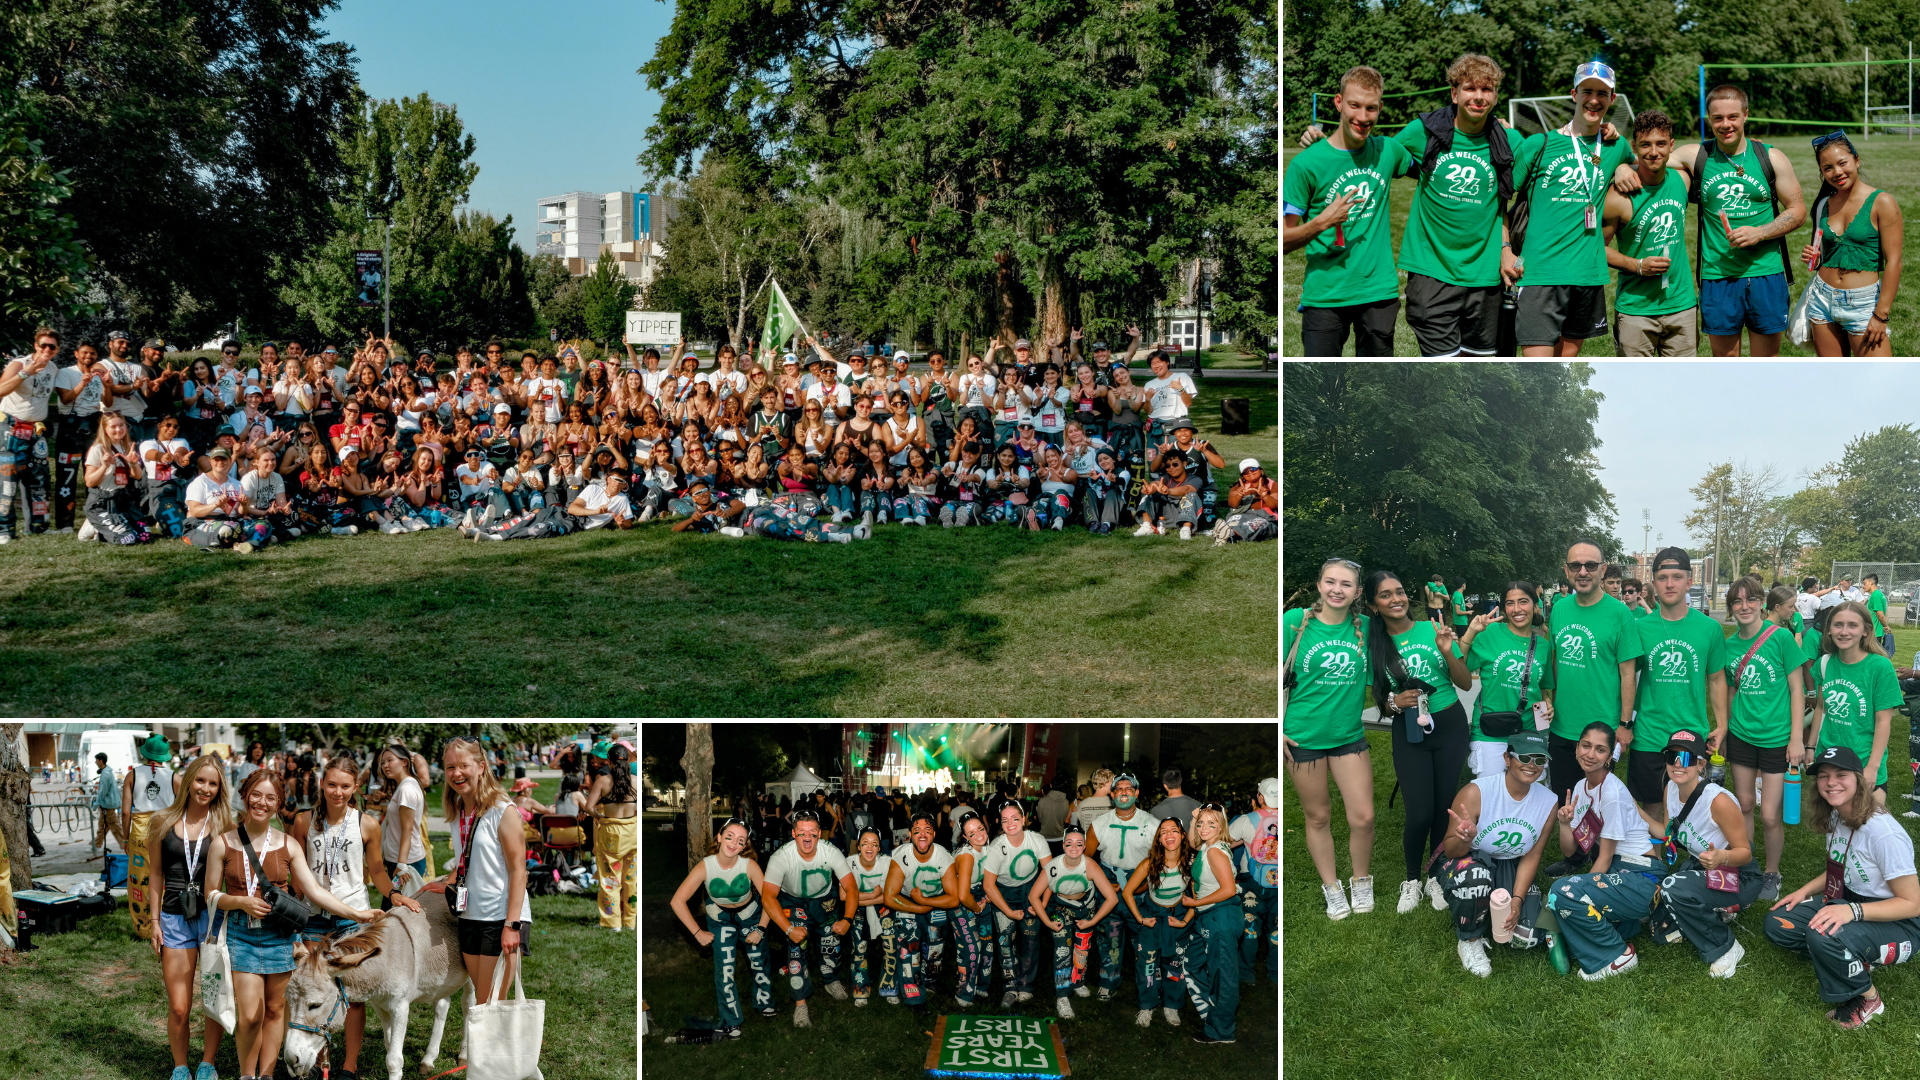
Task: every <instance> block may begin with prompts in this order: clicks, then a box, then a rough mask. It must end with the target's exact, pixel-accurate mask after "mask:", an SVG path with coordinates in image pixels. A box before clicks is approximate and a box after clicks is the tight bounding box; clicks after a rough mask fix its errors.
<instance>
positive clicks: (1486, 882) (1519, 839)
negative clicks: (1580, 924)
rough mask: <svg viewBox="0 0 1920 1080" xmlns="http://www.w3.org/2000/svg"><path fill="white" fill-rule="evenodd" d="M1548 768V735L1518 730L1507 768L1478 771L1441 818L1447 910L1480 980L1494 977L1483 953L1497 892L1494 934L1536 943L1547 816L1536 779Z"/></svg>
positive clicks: (1516, 942) (1550, 802) (1544, 790)
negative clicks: (1501, 915)
mask: <svg viewBox="0 0 1920 1080" xmlns="http://www.w3.org/2000/svg"><path fill="white" fill-rule="evenodd" d="M1546 769H1547V734H1546V732H1544V731H1530V730H1523V731H1521V732H1519V733H1518V734H1516V735H1514V736H1512V737H1511V738H1509V739H1508V740H1507V753H1506V771H1505V772H1503V773H1500V774H1498V775H1494V776H1482V777H1480V778H1479V779H1477V780H1475V781H1474V782H1473V783H1471V784H1468V785H1467V786H1466V787H1463V788H1461V789H1460V793H1459V794H1458V795H1456V796H1454V800H1453V805H1452V806H1451V807H1448V808H1447V816H1448V817H1450V818H1451V819H1452V820H1453V826H1452V828H1451V829H1449V830H1448V832H1447V839H1446V841H1445V844H1444V846H1443V848H1442V851H1443V852H1444V856H1443V857H1442V858H1441V859H1440V860H1439V873H1438V874H1437V875H1436V876H1437V877H1439V879H1440V888H1441V892H1442V894H1443V895H1444V896H1445V897H1446V900H1447V904H1448V906H1449V907H1450V908H1452V910H1453V932H1454V936H1455V937H1457V938H1458V939H1459V944H1458V949H1459V952H1460V963H1461V966H1463V967H1465V968H1466V969H1467V970H1468V971H1469V972H1471V973H1473V974H1475V975H1478V976H1480V977H1482V978H1485V977H1487V976H1489V975H1491V974H1493V965H1492V963H1491V962H1490V961H1489V960H1488V958H1487V931H1488V928H1489V924H1490V922H1491V916H1490V911H1491V901H1492V897H1493V894H1494V893H1495V892H1505V893H1507V894H1508V895H1509V896H1510V897H1512V901H1511V903H1510V904H1509V905H1508V908H1507V915H1506V923H1505V925H1504V926H1499V927H1493V929H1494V930H1495V931H1497V936H1500V937H1508V938H1510V940H1511V942H1512V944H1513V947H1514V948H1516V949H1530V948H1532V947H1533V946H1534V945H1536V944H1538V943H1539V935H1538V934H1536V932H1535V930H1534V926H1535V924H1536V922H1537V921H1538V920H1539V918H1540V906H1541V899H1540V887H1539V885H1538V884H1537V883H1536V882H1535V881H1534V874H1535V873H1536V872H1537V871H1538V870H1539V868H1540V852H1541V850H1542V849H1543V848H1544V847H1545V845H1546V841H1547V826H1548V823H1549V822H1551V821H1552V820H1553V815H1554V798H1553V791H1552V789H1550V788H1548V787H1547V786H1546V785H1544V784H1542V783H1540V778H1541V777H1542V776H1543V775H1545V773H1546Z"/></svg>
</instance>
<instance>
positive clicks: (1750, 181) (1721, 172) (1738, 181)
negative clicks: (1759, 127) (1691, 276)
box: [1696, 139, 1786, 281]
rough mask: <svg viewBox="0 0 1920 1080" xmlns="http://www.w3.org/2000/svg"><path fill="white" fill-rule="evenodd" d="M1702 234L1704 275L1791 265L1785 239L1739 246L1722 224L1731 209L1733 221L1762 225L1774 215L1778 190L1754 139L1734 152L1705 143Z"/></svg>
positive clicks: (1738, 274)
mask: <svg viewBox="0 0 1920 1080" xmlns="http://www.w3.org/2000/svg"><path fill="white" fill-rule="evenodd" d="M1696 160H1697V161H1698V162H1699V163H1700V168H1699V170H1698V171H1699V176H1700V207H1701V218H1700V223H1701V228H1702V229H1703V230H1704V233H1705V235H1704V236H1703V238H1702V240H1701V245H1702V249H1703V250H1702V252H1701V256H1700V260H1701V270H1700V276H1701V277H1703V278H1705V279H1707V280H1709V281H1728V280H1732V279H1735V278H1748V277H1765V276H1767V275H1769V274H1779V273H1784V272H1785V271H1786V264H1785V263H1783V262H1782V261H1781V259H1780V245H1779V244H1777V243H1774V242H1773V241H1771V240H1769V241H1765V242H1763V243H1759V244H1755V245H1753V246H1752V247H1746V248H1737V247H1734V246H1733V242H1732V241H1730V240H1728V239H1727V231H1726V230H1725V229H1723V228H1721V227H1720V212H1721V211H1722V210H1725V211H1726V213H1727V224H1729V225H1731V226H1732V227H1734V228H1736V229H1738V228H1740V227H1741V226H1748V227H1751V228H1760V227H1762V226H1764V225H1766V224H1767V223H1768V222H1769V221H1772V220H1773V193H1772V192H1770V191H1768V190H1767V178H1766V175H1765V174H1764V173H1762V172H1761V170H1760V157H1759V154H1758V153H1757V152H1756V146H1755V144H1754V141H1753V140H1752V139H1748V140H1746V146H1744V147H1742V148H1741V150H1740V153H1738V154H1735V155H1733V156H1731V157H1729V156H1727V155H1726V154H1724V153H1722V152H1721V150H1720V147H1719V144H1718V143H1716V142H1714V141H1713V140H1711V139H1709V140H1707V141H1706V142H1704V143H1702V144H1700V157H1699V158H1698V159H1696Z"/></svg>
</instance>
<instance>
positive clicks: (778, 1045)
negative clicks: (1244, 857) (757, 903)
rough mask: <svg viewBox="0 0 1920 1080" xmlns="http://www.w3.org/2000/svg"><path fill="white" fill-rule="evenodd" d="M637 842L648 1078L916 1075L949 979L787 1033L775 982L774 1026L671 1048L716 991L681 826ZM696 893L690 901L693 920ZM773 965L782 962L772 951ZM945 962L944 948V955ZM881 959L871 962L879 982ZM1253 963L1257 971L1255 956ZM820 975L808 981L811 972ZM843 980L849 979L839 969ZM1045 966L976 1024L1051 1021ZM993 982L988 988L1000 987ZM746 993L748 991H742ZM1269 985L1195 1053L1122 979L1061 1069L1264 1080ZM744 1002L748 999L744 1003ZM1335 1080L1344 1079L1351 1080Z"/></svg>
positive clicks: (1092, 1004) (1088, 1019)
mask: <svg viewBox="0 0 1920 1080" xmlns="http://www.w3.org/2000/svg"><path fill="white" fill-rule="evenodd" d="M643 816H644V817H645V819H646V820H645V823H644V825H643V826H642V828H641V834H640V934H641V958H640V983H641V986H640V993H641V997H642V998H643V1000H644V1001H645V1002H646V1005H647V1007H648V1008H649V1009H650V1010H651V1015H652V1018H653V1023H654V1025H655V1027H656V1031H655V1032H654V1033H653V1034H652V1035H649V1036H647V1037H646V1038H645V1039H644V1040H643V1043H644V1045H643V1048H642V1052H641V1053H642V1057H643V1058H644V1059H645V1061H646V1074H647V1076H648V1078H649V1080H653V1078H656V1077H657V1078H661V1080H682V1078H684V1080H769V1078H781V1080H899V1078H901V1077H910V1076H918V1075H921V1070H922V1066H923V1065H924V1064H925V1061H926V1056H927V1048H928V1046H929V1045H930V1044H931V1042H932V1040H933V1035H932V1024H933V1020H932V1018H931V1017H932V1016H937V1015H939V1012H940V1009H942V1008H944V1009H946V1010H948V1011H949V1012H951V1013H953V1014H955V1015H960V1014H961V1013H960V1010H958V1009H954V1008H953V998H952V995H951V993H950V992H949V991H950V990H951V986H950V985H949V983H950V980H951V976H948V977H947V981H943V983H942V993H941V994H940V995H939V997H938V998H937V999H936V1001H935V1004H934V1006H933V1007H930V1009H929V1015H928V1016H927V1017H921V1016H918V1015H916V1014H915V1013H914V1011H913V1010H912V1009H909V1008H907V1007H906V1006H904V1005H899V1006H894V1005H888V1004H887V1003H886V1002H885V1001H884V1000H883V999H881V998H880V997H879V996H878V994H876V995H875V996H874V997H873V999H872V1000H873V1004H871V1005H869V1006H867V1007H866V1008H863V1009H856V1008H855V1007H854V1004H853V1001H852V997H851V990H849V997H848V1000H846V1001H835V1000H833V999H832V998H830V997H828V996H827V995H826V994H825V993H824V992H816V994H815V995H814V997H813V998H812V999H811V1000H810V1001H809V1002H808V1008H809V1012H810V1014H811V1019H812V1022H813V1026H812V1027H811V1028H806V1029H800V1028H795V1027H794V1026H793V1004H792V1000H791V998H790V996H789V994H788V991H787V989H786V987H785V986H784V985H783V984H782V982H781V980H775V983H776V985H775V987H774V992H773V993H774V1003H775V1005H776V1006H777V1007H778V1008H779V1009H780V1015H779V1016H778V1017H777V1018H775V1019H771V1020H768V1019H763V1018H762V1017H761V1016H760V1015H759V1014H758V1013H755V1012H753V1011H751V1010H749V1011H748V1013H747V1022H746V1026H745V1030H744V1033H743V1034H742V1035H741V1037H740V1038H739V1039H738V1040H733V1041H729V1042H725V1043H716V1044H710V1045H695V1046H679V1045H674V1046H669V1045H666V1044H665V1042H664V1041H663V1036H664V1034H665V1033H666V1032H671V1031H673V1030H675V1029H678V1028H680V1027H681V1026H683V1025H685V1024H686V1022H687V1019H688V1017H690V1016H699V1017H705V1018H714V1017H717V1016H718V1006H717V1005H716V1003H715V1000H714V991H713V961H712V958H711V954H712V947H711V946H709V947H707V948H705V949H702V948H699V947H698V946H697V945H696V944H695V943H694V941H693V938H692V936H691V935H689V934H688V933H687V931H686V928H685V927H684V926H682V925H681V924H680V920H678V919H676V918H674V916H673V912H672V911H671V910H669V909H668V907H667V901H668V900H670V899H671V898H672V896H673V891H674V890H675V889H676V888H678V887H679V885H680V881H681V879H683V878H685V877H686V865H687V863H686V850H687V841H686V832H685V829H684V827H681V828H676V829H675V830H674V831H672V832H661V831H659V830H658V826H659V825H660V824H661V823H664V822H667V821H670V820H671V818H672V815H670V814H665V813H650V814H646V815H643ZM702 895H703V894H701V893H698V892H696V893H695V894H694V901H693V905H694V906H693V907H692V908H691V910H693V911H694V913H695V918H696V919H697V918H699V908H698V906H697V905H698V903H699V901H700V898H701V896H702ZM775 955H776V956H781V955H783V954H780V953H775ZM949 955H951V946H949ZM879 962H880V958H879V957H878V956H875V957H874V965H875V977H876V978H878V965H879ZM1262 963H1265V959H1264V957H1263V958H1262ZM816 977H817V973H816ZM841 977H842V979H843V980H844V979H845V978H846V974H845V968H844V966H843V968H842V975H841ZM1051 980H1052V968H1051V967H1046V968H1044V969H1043V970H1042V972H1041V975H1040V984H1041V985H1040V986H1038V987H1036V992H1035V994H1034V999H1033V1000H1032V1001H1030V1002H1028V1003H1026V1004H1025V1005H1016V1006H1013V1007H1012V1008H1010V1009H1001V1008H1000V1007H999V1005H998V1000H999V999H998V997H996V998H995V999H994V1004H993V1005H991V1006H988V1005H976V1006H974V1007H973V1009H972V1010H970V1012H971V1013H972V1014H975V1015H981V1016H1001V1015H1020V1016H1031V1017H1035V1018H1046V1017H1054V1019H1056V1020H1058V1017H1057V1016H1055V1015H1054V1011H1053V996H1052V994H1051V993H1050V992H1048V991H1050V988H1051V986H1052V981H1051ZM997 985H998V984H997V983H996V987H997ZM748 992H749V993H750V986H749V987H748ZM1277 997H1278V995H1277V994H1276V993H1275V991H1274V988H1273V986H1272V984H1271V983H1269V982H1267V981H1266V979H1265V976H1264V975H1263V976H1262V979H1261V985H1260V986H1259V987H1257V988H1256V987H1249V986H1242V987H1241V988H1240V1009H1239V1013H1238V1015H1239V1030H1238V1033H1237V1034H1238V1039H1237V1041H1236V1042H1234V1043H1233V1044H1232V1045H1231V1046H1201V1045H1199V1044H1197V1043H1195V1042H1194V1041H1193V1035H1194V1033H1195V1032H1197V1031H1198V1030H1199V1026H1198V1021H1197V1020H1196V1019H1195V1017H1194V1014H1193V1006H1192V1004H1191V1003H1188V1004H1187V1005H1186V1007H1185V1008H1184V1009H1183V1010H1182V1017H1181V1026H1180V1027H1177V1028H1171V1027H1168V1026H1166V1024H1165V1023H1164V1022H1163V1021H1162V1020H1161V1018H1160V1015H1159V1014H1158V1013H1156V1014H1154V1019H1153V1026H1151V1027H1147V1028H1142V1027H1138V1026H1136V1025H1135V1024H1134V1022H1133V1018H1134V1013H1135V1012H1136V1010H1137V1005H1138V1002H1137V999H1136V998H1135V997H1134V988H1133V979H1132V977H1131V976H1130V975H1129V976H1128V977H1127V979H1126V980H1125V981H1124V982H1122V983H1121V984H1120V996H1119V997H1116V998H1115V999H1114V1000H1112V1001H1107V1002H1101V1001H1098V1000H1096V999H1094V998H1092V997H1088V998H1078V997H1076V998H1074V999H1073V1008H1074V1013H1075V1018H1074V1019H1072V1020H1067V1021H1061V1022H1060V1025H1061V1039H1062V1041H1063V1042H1064V1043H1065V1045H1066V1052H1067V1063H1068V1066H1069V1067H1070V1068H1071V1069H1072V1071H1073V1075H1074V1076H1076V1077H1127V1078H1129V1080H1134V1078H1137V1080H1162V1078H1164V1080H1200V1078H1209V1080H1216V1078H1217V1080H1228V1078H1240V1077H1270V1076H1272V1075H1273V1074H1274V1062H1275V1060H1276V1058H1277V1056H1278V1050H1279V1047H1278V1039H1277V1037H1276V1035H1277V1026H1276V1025H1275V1023H1274V1019H1275V1015H1276V1010H1277V1009H1278V1008H1279V1003H1278V1000H1277ZM748 1001H749V1002H750V1001H751V998H750V997H749V998H748ZM1343 1075H1353V1074H1351V1073H1347V1074H1343Z"/></svg>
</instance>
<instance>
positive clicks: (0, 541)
mask: <svg viewBox="0 0 1920 1080" xmlns="http://www.w3.org/2000/svg"><path fill="white" fill-rule="evenodd" d="M11 543H13V537H12V536H11V535H10V534H8V533H0V545H6V544H11ZM188 543H192V541H191V540H189V541H188Z"/></svg>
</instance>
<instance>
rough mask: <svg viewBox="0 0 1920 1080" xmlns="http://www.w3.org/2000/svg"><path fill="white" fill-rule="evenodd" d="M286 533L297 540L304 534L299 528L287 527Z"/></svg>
mask: <svg viewBox="0 0 1920 1080" xmlns="http://www.w3.org/2000/svg"><path fill="white" fill-rule="evenodd" d="M287 535H288V536H290V537H292V538H293V539H295V540H298V539H300V537H302V536H304V535H305V534H304V533H302V532H301V531H300V530H299V529H288V530H287Z"/></svg>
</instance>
